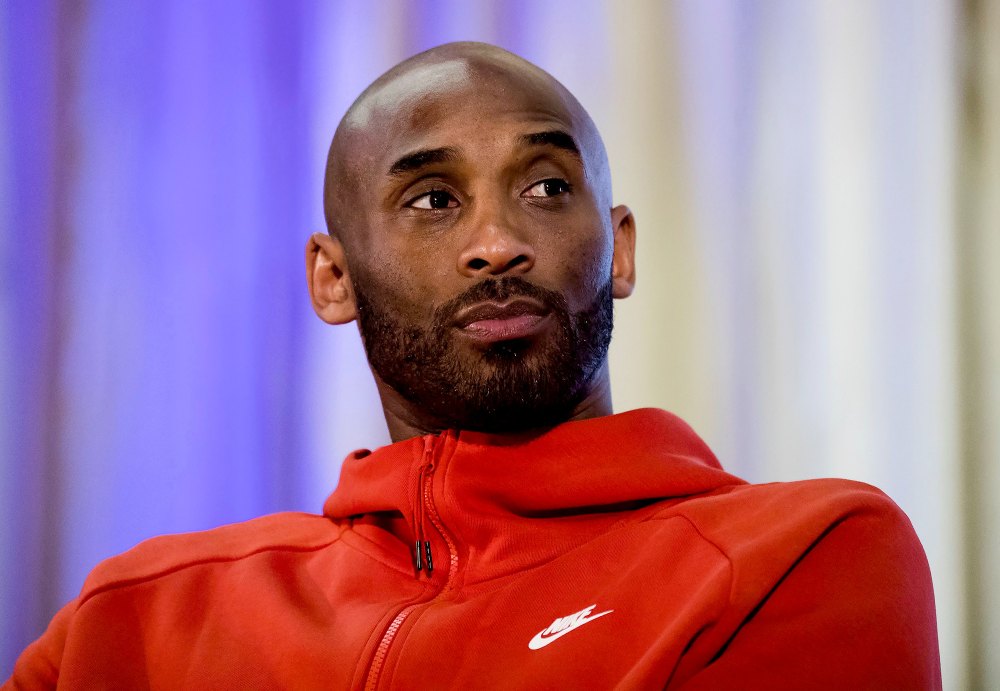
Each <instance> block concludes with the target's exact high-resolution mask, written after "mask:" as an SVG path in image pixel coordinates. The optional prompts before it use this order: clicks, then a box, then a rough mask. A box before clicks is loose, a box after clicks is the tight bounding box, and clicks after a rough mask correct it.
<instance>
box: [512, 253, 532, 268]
mask: <svg viewBox="0 0 1000 691" xmlns="http://www.w3.org/2000/svg"><path fill="white" fill-rule="evenodd" d="M526 261H528V258H527V257H526V256H524V255H523V254H519V255H517V256H516V257H514V258H513V259H511V260H510V261H509V262H507V269H513V268H514V267H515V266H520V265H521V264H524V263H525V262H526Z"/></svg>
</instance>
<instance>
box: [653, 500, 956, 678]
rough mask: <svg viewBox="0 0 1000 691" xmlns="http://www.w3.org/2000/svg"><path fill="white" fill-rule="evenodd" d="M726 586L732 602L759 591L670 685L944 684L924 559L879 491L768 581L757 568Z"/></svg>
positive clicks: (902, 518)
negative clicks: (718, 640) (709, 651)
mask: <svg viewBox="0 0 1000 691" xmlns="http://www.w3.org/2000/svg"><path fill="white" fill-rule="evenodd" d="M746 558H748V557H746V556H745V557H744V559H746ZM749 558H752V556H750V557H749ZM758 558H766V554H764V555H758ZM747 571H751V569H747ZM733 589H734V595H733V599H734V600H738V599H740V597H741V593H740V592H739V591H740V590H743V591H744V593H746V592H754V591H756V594H755V595H754V598H755V599H756V604H754V605H753V606H752V607H750V608H749V612H748V614H746V616H742V618H741V620H740V621H739V623H738V624H737V625H736V626H735V628H734V630H732V631H731V633H727V636H728V638H726V639H725V641H724V643H723V645H722V646H721V647H719V648H717V650H716V652H715V654H714V656H713V657H712V658H711V659H710V661H709V662H708V664H706V665H704V666H703V667H702V668H701V669H698V670H687V671H685V672H682V673H681V674H679V675H675V677H674V678H675V681H676V682H678V683H677V684H676V686H675V685H674V684H671V687H673V688H680V689H684V690H685V691H695V690H697V689H724V688H743V689H765V688H766V689H802V688H810V689H940V688H941V669H940V660H939V654H938V640H937V625H936V618H935V612H934V595H933V591H932V588H931V577H930V570H929V568H928V565H927V559H926V557H925V555H924V552H923V548H922V547H921V545H920V543H919V541H918V539H917V536H916V534H915V533H914V531H913V528H912V526H911V525H910V522H909V519H907V518H906V516H905V515H904V514H903V512H902V511H901V510H900V509H899V508H898V507H897V506H896V505H895V504H893V503H892V502H891V501H890V500H889V499H888V498H885V497H884V495H883V496H882V497H881V498H878V497H876V501H870V502H868V503H867V506H865V507H862V508H860V509H858V510H855V511H852V512H849V513H848V514H847V515H845V516H843V517H842V518H840V519H839V520H837V521H835V522H833V523H832V524H831V525H829V526H828V527H827V529H826V530H824V531H823V532H822V533H820V534H819V536H818V537H817V538H816V539H815V540H814V541H813V542H811V543H810V544H809V546H808V548H807V549H805V550H804V551H803V552H802V553H801V554H800V555H799V556H798V558H797V559H795V560H794V561H793V562H792V564H791V566H790V568H787V569H786V570H784V571H783V572H781V573H779V574H777V575H776V577H775V579H774V581H773V583H772V582H771V581H765V580H764V579H761V578H759V572H758V573H755V574H754V578H747V579H744V580H743V581H741V580H740V579H739V578H737V579H735V580H734V583H733ZM678 671H681V670H678Z"/></svg>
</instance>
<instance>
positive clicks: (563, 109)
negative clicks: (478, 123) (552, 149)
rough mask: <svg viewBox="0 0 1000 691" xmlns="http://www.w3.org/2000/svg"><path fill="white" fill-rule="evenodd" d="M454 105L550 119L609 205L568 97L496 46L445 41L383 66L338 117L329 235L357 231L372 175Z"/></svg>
mask: <svg viewBox="0 0 1000 691" xmlns="http://www.w3.org/2000/svg"><path fill="white" fill-rule="evenodd" d="M459 106H461V107H464V108H465V109H466V112H467V114H468V116H470V117H474V118H480V119H483V120H490V119H492V118H494V117H495V116H497V115H498V114H500V113H501V112H505V111H510V110H513V109H517V108H521V109H526V108H531V109H533V110H534V111H535V113H536V114H537V115H538V116H539V117H542V118H544V117H548V118H550V119H551V120H552V121H553V129H556V128H558V129H565V130H566V134H568V135H569V137H568V140H566V141H564V142H563V143H565V144H568V145H571V146H573V147H575V148H576V149H577V152H578V154H579V155H580V157H581V158H582V160H583V164H584V169H585V174H586V176H587V178H588V180H589V182H590V184H591V186H592V187H593V189H594V191H595V193H596V195H597V196H598V197H599V199H600V202H601V205H602V206H604V207H605V208H608V209H609V208H610V207H611V175H610V172H609V170H608V161H607V154H606V153H605V149H604V144H603V142H602V141H601V137H600V134H599V133H598V131H597V128H596V126H595V125H594V123H593V121H592V120H591V119H590V116H589V115H588V114H587V112H586V110H584V108H583V106H581V105H580V103H579V101H577V99H576V98H575V97H574V96H573V94H571V93H570V92H569V90H567V89H566V88H565V87H564V86H563V85H562V84H561V83H559V81H557V80H556V79H555V78H554V77H553V76H552V75H550V74H549V73H547V72H545V71H544V70H542V69H541V68H539V67H538V66H536V65H533V64H532V63H530V62H528V61H527V60H524V59H523V58H520V57H518V56H517V55H514V54H513V53H510V52H508V51H506V50H503V49H502V48H498V47H496V46H492V45H489V44H485V43H473V42H461V43H449V44H445V45H442V46H437V47H435V48H431V49H430V50H427V51H425V52H423V53H419V54H418V55H415V56H413V57H411V58H409V59H408V60H405V61H403V62H401V63H400V64H398V65H396V66H395V67H393V68H392V69H390V70H389V71H388V72H386V73H385V74H383V75H382V76H381V77H379V78H378V79H376V80H375V82H373V83H372V84H371V85H370V86H369V87H368V88H367V89H365V90H364V92H362V94H361V95H360V96H359V97H358V98H357V100H355V102H354V103H353V104H352V105H351V107H350V108H349V109H348V111H347V113H346V114H345V115H344V117H343V119H342V120H341V122H340V125H339V126H338V128H337V131H336V134H335V135H334V138H333V143H332V144H331V146H330V152H329V156H328V158H327V167H326V181H325V185H324V211H325V215H326V222H327V228H328V230H329V232H330V234H331V235H336V236H338V237H340V238H341V239H344V240H347V238H348V236H349V235H350V233H351V232H352V231H353V230H354V228H355V227H358V226H364V225H365V219H364V213H365V208H366V206H367V205H368V204H370V203H371V200H370V199H367V198H366V194H365V192H366V190H370V189H372V188H373V186H375V185H376V184H377V179H376V178H377V176H379V175H380V174H384V173H385V172H386V171H387V170H391V165H392V163H393V162H394V161H395V160H397V158H398V156H399V155H400V152H401V151H402V152H404V155H405V150H406V149H407V147H408V146H411V145H412V147H417V146H418V143H419V142H420V140H421V139H426V135H428V134H433V133H434V132H435V131H436V130H437V129H438V128H439V127H440V126H441V123H442V122H443V120H444V119H445V118H446V117H448V116H449V115H451V114H453V113H454V112H455V110H456V108H458V107H459ZM439 143H444V144H450V145H451V147H450V148H455V147H458V146H460V145H461V142H451V143H448V142H439ZM439 148H441V147H439ZM389 159H392V160H391V161H390V160H389ZM387 164H388V166H389V167H388V168H387V167H386V166H387Z"/></svg>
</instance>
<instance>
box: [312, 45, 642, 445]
mask: <svg viewBox="0 0 1000 691" xmlns="http://www.w3.org/2000/svg"><path fill="white" fill-rule="evenodd" d="M543 133H546V134H543ZM552 133H556V134H552ZM530 135H534V137H531V136H530ZM564 135H568V137H565V136H564ZM570 142H572V144H570ZM568 146H569V147H575V148H576V149H577V151H575V152H574V151H571V150H569V149H568V148H567V147H568ZM441 150H446V151H447V155H446V156H442V155H441V154H440V152H441ZM428 151H432V152H437V155H436V156H435V155H433V154H432V155H430V156H424V157H423V158H421V157H419V156H418V157H414V156H413V154H414V153H419V152H428ZM428 159H441V160H428ZM400 164H402V165H400ZM421 164H422V165H421ZM394 165H395V168H396V169H395V170H393V169H394ZM324 197H325V198H324V202H325V204H324V205H325V211H326V218H327V225H328V229H329V234H320V233H316V234H314V235H312V237H311V238H310V239H309V241H308V243H307V245H306V268H307V278H308V283H309V291H310V295H311V297H312V303H313V307H314V309H315V310H316V313H317V314H318V315H319V317H320V318H321V319H323V320H324V321H326V322H327V323H330V324H344V323H348V322H351V321H354V320H355V319H356V318H357V317H358V304H357V301H356V288H355V285H354V283H353V282H352V275H356V276H357V277H358V279H359V283H358V285H360V277H361V276H362V275H367V276H378V277H379V280H380V281H381V283H382V284H383V285H387V286H391V294H389V295H387V296H384V300H385V304H383V305H382V307H384V308H385V309H387V310H389V311H391V312H392V313H394V314H397V315H402V316H404V317H405V318H406V319H408V320H410V321H412V322H413V323H416V324H421V325H423V324H430V322H431V318H432V314H433V312H434V309H435V308H436V307H438V306H440V305H443V304H445V303H447V302H448V301H449V300H452V299H454V298H455V297H456V296H459V295H460V294H462V293H463V292H464V291H466V290H468V289H469V288H470V287H471V286H473V285H474V284H476V283H477V282H480V281H483V280H484V279H489V278H502V277H506V276H516V277H519V278H522V279H524V280H527V281H529V282H531V283H532V284H534V285H536V286H539V287H540V288H543V289H547V290H551V291H556V292H558V293H559V294H561V295H562V296H563V298H564V299H565V302H566V306H567V308H568V309H569V310H570V311H571V312H577V311H581V310H584V309H585V308H586V307H587V306H588V305H590V304H592V302H593V301H594V298H595V295H596V293H597V292H598V291H599V290H600V289H601V287H602V286H605V285H606V284H607V283H608V281H609V280H610V283H611V293H612V296H613V297H614V298H618V299H620V298H624V297H627V296H628V295H630V294H631V292H632V289H633V287H634V285H635V263H634V256H635V222H634V219H633V216H632V213H631V212H630V211H629V209H628V208H627V207H625V206H612V205H611V182H610V173H609V172H608V164H607V156H606V154H605V151H604V146H603V143H602V142H601V139H600V135H599V134H598V132H597V129H596V127H595V126H594V124H593V122H592V121H591V119H590V117H589V116H588V115H587V113H586V111H584V109H583V108H582V107H581V106H580V104H579V103H578V102H577V101H576V99H575V98H574V97H573V96H572V95H571V94H570V93H569V92H568V91H567V90H566V89H565V88H564V87H563V86H562V85H561V84H559V82H557V81H556V80H555V79H554V78H553V77H551V76H550V75H548V74H547V73H546V72H544V71H542V70H541V69H539V68H538V67H536V66H534V65H532V64H531V63H528V62H526V61H524V60H522V59H521V58H518V57H517V56H514V55H513V54H511V53H508V52H506V51H503V50H501V49H499V48H496V47H494V46H489V45H485V44H478V43H457V44H448V45H445V46H439V47H438V48H435V49H432V50H430V51H427V52H425V53H422V54H420V55H417V56H415V57H414V58H411V59H410V60H407V61H406V62H404V63H401V64H400V65H398V66H396V67H395V68H393V69H392V70H390V71H389V72H387V73H386V74H385V75H383V76H382V77H380V78H379V79H378V80H377V81H376V82H375V83H374V84H372V86H370V87H369V88H368V89H367V90H366V91H365V92H364V93H363V94H362V95H361V96H360V97H359V98H358V100H357V101H356V102H355V103H354V105H352V106H351V108H350V109H349V111H348V113H347V114H346V115H345V116H344V119H343V120H342V121H341V124H340V126H339V127H338V129H337V133H336V135H335V136H334V140H333V143H332V145H331V148H330V156H329V159H328V164H327V181H326V188H325V194H324ZM352 269H353V272H354V273H352ZM453 331H454V333H453V334H452V335H451V336H450V337H451V338H454V339H455V347H456V348H457V351H456V352H457V357H461V358H467V360H468V363H470V366H480V365H478V364H477V363H479V359H478V356H479V354H480V352H481V347H482V346H481V344H478V343H475V342H473V341H470V340H469V339H467V338H465V337H463V335H462V334H461V333H459V332H458V330H453ZM546 337H547V333H546V332H545V330H544V329H543V330H542V332H541V333H540V334H538V335H537V337H536V338H535V339H534V340H532V341H531V342H530V343H529V346H528V350H527V353H526V357H530V356H531V351H532V348H534V347H536V346H535V345H534V344H535V342H536V341H537V342H541V341H543V340H544V339H545V338H546ZM482 366H484V367H485V365H482ZM373 374H374V375H375V380H376V385H377V386H378V391H379V395H380V397H381V402H382V407H383V411H384V413H385V418H386V422H387V424H388V427H389V433H390V436H391V437H392V439H393V440H394V441H399V440H402V439H407V438H410V437H413V436H416V435H420V434H426V433H431V432H438V431H440V429H441V422H440V420H438V419H436V418H434V417H433V416H431V415H428V414H427V412H426V411H425V410H424V409H423V408H422V407H421V406H418V405H415V404H414V403H413V402H411V401H409V400H407V399H406V398H405V397H404V396H402V395H401V394H400V393H399V392H398V391H396V390H395V389H393V388H392V386H390V385H388V384H387V383H386V382H384V381H382V379H381V378H380V377H379V376H378V374H377V373H375V372H373ZM611 412H612V405H611V392H610V382H609V376H608V367H607V360H606V358H605V359H604V361H603V363H602V364H601V365H600V367H599V368H598V369H597V370H596V372H595V373H594V375H593V376H592V377H590V379H589V380H588V381H587V382H586V383H585V391H584V395H583V396H582V397H581V398H580V400H579V402H578V403H577V404H576V405H575V406H574V407H573V409H572V410H571V411H570V412H569V414H568V416H567V419H571V420H578V419H585V418H592V417H597V416H602V415H608V414H610V413H611Z"/></svg>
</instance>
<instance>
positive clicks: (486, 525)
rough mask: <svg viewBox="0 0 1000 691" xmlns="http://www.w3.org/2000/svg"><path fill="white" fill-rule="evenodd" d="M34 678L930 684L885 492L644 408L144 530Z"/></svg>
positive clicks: (905, 555)
mask: <svg viewBox="0 0 1000 691" xmlns="http://www.w3.org/2000/svg"><path fill="white" fill-rule="evenodd" d="M417 543H419V547H420V550H419V552H420V557H419V567H420V568H419V570H418V569H417V565H418V564H417V559H416V558H415V556H414V545H415V544H417ZM428 553H429V554H428ZM57 681H58V683H59V684H60V687H61V688H67V689H77V688H88V689H89V688H128V689H136V688H163V689H180V688H184V689H201V688H204V689H219V688H254V689H257V688H285V689H311V688H316V689H320V688H322V689H340V688H344V689H346V688H383V689H389V688H392V689H397V688H414V689H428V688H441V687H451V688H600V689H604V688H613V687H621V688H664V687H667V688H683V689H727V688H739V689H758V688H759V689H782V688H794V689H802V688H809V689H821V688H830V689H860V688H872V689H926V688H940V685H941V682H940V669H939V663H938V649H937V635H936V627H935V617H934V604H933V594H932V592H931V582H930V575H929V573H928V568H927V562H926V559H925V557H924V554H923V551H922V550H921V547H920V544H919V543H918V541H917V538H916V536H915V535H914V533H913V529H912V527H911V526H910V523H909V521H908V520H907V519H906V517H905V516H904V515H903V513H902V512H901V511H900V510H899V508H898V507H896V505H895V504H893V503H892V501H890V500H889V499H888V498H886V497H885V495H883V494H882V493H880V492H879V491H878V490H876V489H874V488H872V487H869V486H866V485H862V484H859V483H855V482H848V481H844V480H815V481H808V482H794V483H778V484H768V485H749V484H746V483H745V482H743V481H742V480H739V479H737V478H735V477H733V476H731V475H728V474H727V473H725V472H723V470H722V469H721V468H720V467H719V465H718V462H717V461H716V460H715V458H714V457H713V456H712V454H711V452H710V451H709V450H708V448H707V447H706V446H705V444H704V443H703V442H702V441H701V440H700V439H699V438H698V437H697V436H696V435H695V434H694V433H693V432H692V431H691V430H690V429H689V428H688V427H687V426H686V425H685V424H684V423H683V422H681V421H680V420H678V419H677V418H675V417H673V416H671V415H669V414H668V413H664V412H662V411H656V410H638V411H633V412H630V413H625V414H621V415H615V416H610V417H604V418H598V419H593V420H586V421H582V422H572V423H567V424H564V425H561V426H559V427H557V428H555V429H553V430H551V431H549V432H547V433H545V434H543V435H540V436H537V437H534V438H531V439H527V440H521V441H518V442H510V441H506V442H498V441H497V439H496V438H491V437H489V436H487V435H484V434H478V433H470V432H460V433H456V432H446V433H443V434H441V435H429V436H427V437H423V438H419V437H418V438H414V439H409V440H406V441H402V442H399V443H396V444H392V445H391V446H387V447H384V448H381V449H379V450H377V451H375V452H372V453H370V452H367V451H363V452H356V453H354V454H352V455H351V456H350V457H349V458H348V459H347V460H346V461H345V463H344V467H343V471H342V475H341V481H340V485H339V486H338V488H337V490H336V491H335V492H334V493H333V495H332V496H331V497H330V498H329V500H328V501H327V503H326V506H325V511H324V515H323V516H313V515H306V514H292V513H287V514H277V515H273V516H266V517H264V518H260V519H257V520H253V521H249V522H247V523H242V524H238V525H231V526H226V527H223V528H219V529H216V530H210V531H207V532H203V533H194V534H188V535H174V536H167V537H160V538H155V539H153V540H149V541H147V542H144V543H142V544H141V545H139V546H138V547H136V548H134V549H132V550H131V551H129V552H126V553H125V554H123V555H120V556H118V557H115V558H113V559H109V560H108V561H106V562H104V563H102V564H101V565H99V566H98V567H97V568H96V569H95V570H94V572H93V573H92V574H91V575H90V577H89V578H88V579H87V582H86V583H85V585H84V587H83V590H82V592H81V594H80V596H79V597H78V598H77V599H75V600H74V601H73V602H71V603H70V604H68V605H67V606H66V607H65V608H64V609H63V610H62V611H61V612H60V613H59V614H58V615H56V617H55V619H54V620H53V621H52V624H51V625H50V626H49V629H48V631H46V633H45V634H44V635H43V636H42V638H40V639H39V640H38V641H36V642H35V643H34V644H32V645H31V647H29V648H28V649H27V650H26V651H25V653H24V654H23V655H22V657H21V659H20V660H19V661H18V663H17V666H16V668H15V670H14V676H13V677H12V678H11V680H9V681H8V684H9V685H10V687H11V688H21V687H23V688H44V687H52V686H55V684H56V682H57ZM5 688H6V686H5Z"/></svg>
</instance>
